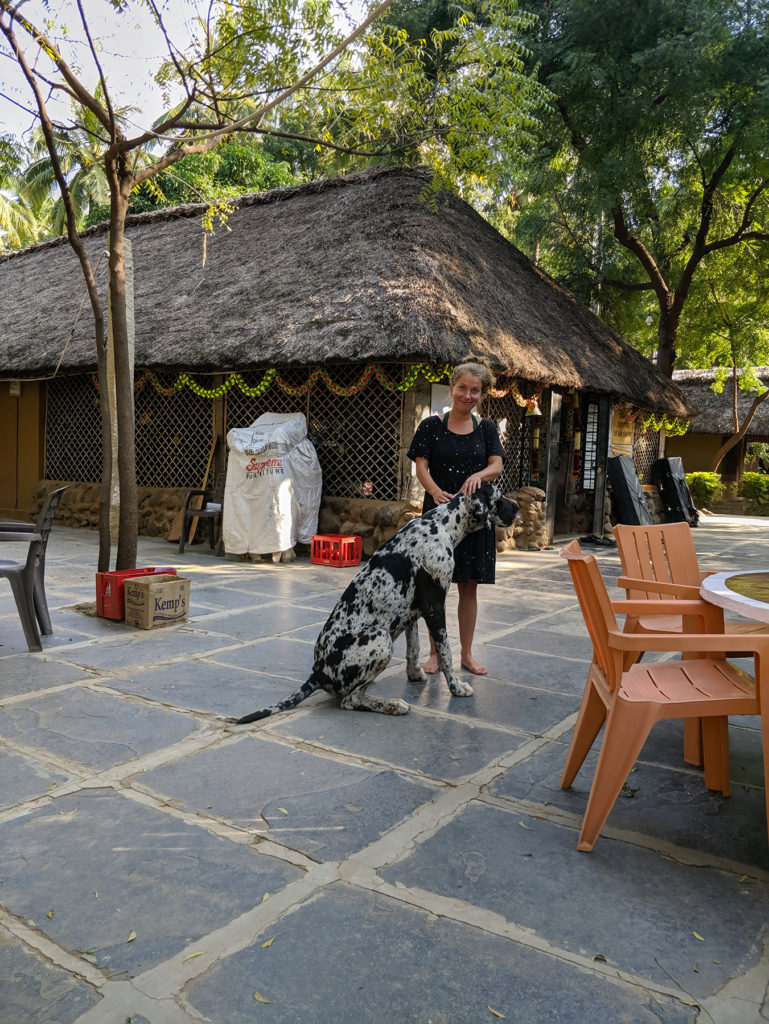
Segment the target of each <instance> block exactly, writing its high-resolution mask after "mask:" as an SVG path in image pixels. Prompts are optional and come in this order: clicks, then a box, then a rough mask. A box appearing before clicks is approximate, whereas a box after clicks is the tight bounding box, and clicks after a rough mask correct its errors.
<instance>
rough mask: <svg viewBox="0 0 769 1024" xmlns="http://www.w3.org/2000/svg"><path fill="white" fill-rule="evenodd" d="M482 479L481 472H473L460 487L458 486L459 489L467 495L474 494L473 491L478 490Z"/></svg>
mask: <svg viewBox="0 0 769 1024" xmlns="http://www.w3.org/2000/svg"><path fill="white" fill-rule="evenodd" d="M483 480H484V477H483V475H482V474H481V473H473V474H472V475H471V476H469V477H468V478H467V480H465V482H464V483H463V484H462V487H461V488H460V490H461V491H462V494H466V495H468V496H469V495H471V494H475V492H476V491H477V490H478V488H479V487H480V486H481V484H482V483H483Z"/></svg>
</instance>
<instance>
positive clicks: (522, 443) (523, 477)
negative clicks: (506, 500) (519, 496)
mask: <svg viewBox="0 0 769 1024" xmlns="http://www.w3.org/2000/svg"><path fill="white" fill-rule="evenodd" d="M509 383H510V382H509V381H508V380H506V379H505V378H504V377H500V378H499V379H498V380H497V388H499V389H500V390H502V389H503V388H506V387H508V385H509ZM519 383H520V387H521V392H522V393H523V394H524V395H527V396H528V395H531V394H533V393H534V391H535V390H537V388H536V386H535V385H534V384H532V383H530V382H527V381H520V382H519ZM540 408H541V410H542V415H541V416H539V417H535V416H527V415H526V410H525V409H524V408H522V407H521V406H520V405H518V403H517V402H516V401H515V399H514V398H513V396H512V395H511V394H507V395H505V396H504V398H492V397H490V396H488V397H487V398H485V399H484V400H483V402H482V403H481V405H480V407H479V410H480V413H481V415H482V416H485V417H486V418H487V419H490V420H493V421H494V422H495V423H496V425H497V429H498V430H499V436H500V439H501V441H502V448H503V449H504V452H505V464H504V469H503V471H502V476H501V477H500V479H499V480H498V481H497V483H498V485H499V486H500V487H501V489H502V491H503V492H505V493H507V492H509V491H517V490H518V488H519V487H526V486H528V485H529V484H534V485H535V486H541V484H542V480H541V478H539V476H538V473H534V472H533V471H532V453H533V435H534V429H535V427H536V426H539V446H538V449H539V456H538V460H537V461H538V472H542V473H544V466H545V458H544V453H545V452H546V451H547V423H548V408H549V407H548V402H547V401H546V400H545V397H544V395H543V401H542V402H541V403H540Z"/></svg>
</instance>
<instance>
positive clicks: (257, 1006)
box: [0, 517, 769, 1024]
mask: <svg viewBox="0 0 769 1024" xmlns="http://www.w3.org/2000/svg"><path fill="white" fill-rule="evenodd" d="M768 532H769V520H747V519H741V520H738V519H731V520H730V519H727V518H722V517H714V518H709V519H707V520H705V521H704V522H703V524H702V525H701V526H700V528H698V529H697V530H695V531H694V535H695V543H696V545H697V549H698V552H699V554H700V559H701V563H702V566H703V567H704V568H714V569H715V568H727V567H728V568H731V567H734V568H743V567H744V568H749V567H755V566H757V565H761V564H763V563H764V560H765V557H766V551H767V535H768ZM21 550H22V549H21V548H20V547H17V546H15V545H12V544H10V543H6V544H5V546H4V552H3V556H4V557H14V556H15V555H17V554H18V555H20V554H21ZM590 550H592V551H594V552H595V553H596V555H597V557H598V559H599V561H600V563H601V566H602V569H603V571H604V573H605V575H606V577H607V579H608V580H610V581H613V580H614V579H615V578H616V576H617V575H618V574H619V560H618V558H617V554H616V549H608V548H598V547H596V548H591V549H590ZM96 552H97V540H96V537H95V535H94V534H92V533H88V532H84V531H76V530H71V529H64V528H58V527H57V528H55V529H54V533H53V534H52V538H51V542H50V544H49V555H48V568H47V592H48V596H49V602H50V605H51V609H52V618H53V624H54V634H53V636H52V637H49V638H46V639H44V651H43V653H42V654H34V655H31V654H29V653H28V652H27V651H26V648H25V645H24V640H23V634H22V631H21V627H20V624H19V621H18V617H17V615H16V612H15V609H14V606H13V602H12V599H11V596H10V588H9V587H8V586H7V584H5V583H4V582H0V703H1V704H2V709H0V993H1V995H0V1024H76V1022H77V1024H126V1022H133V1024H190V1022H200V1021H209V1022H213V1024H241V1022H248V1024H253V1022H288V1024H313V1022H318V1024H343V1022H348V1021H349V1022H355V1024H365V1022H372V1024H475V1022H489V1024H492V1022H494V1021H496V1020H502V1019H504V1020H508V1021H517V1022H526V1024H532V1022H534V1024H536V1022H540V1021H543V1022H544V1021H547V1022H550V1021H562V1022H573V1024H586V1022H591V1024H592V1022H596V1021H609V1022H614V1021H628V1022H660V1021H664V1022H666V1024H668V1022H669V1024H679V1022H680V1024H684V1022H691V1021H706V1022H710V1024H758V1022H760V1021H769V884H767V883H768V882H769V844H768V843H767V829H766V818H765V810H764V792H763V767H762V753H761V742H760V733H759V728H758V721H757V719H753V718H743V719H733V722H732V726H731V751H732V757H731V766H732V779H733V784H732V796H731V798H730V799H724V798H722V797H721V796H720V795H718V794H715V793H712V792H708V791H707V790H706V789H705V787H704V784H703V780H702V773H701V771H699V770H697V769H694V768H691V767H689V766H687V765H685V764H684V763H683V761H682V757H681V752H682V741H681V735H682V734H681V726H680V723H678V722H667V723H661V724H659V725H658V726H656V727H655V729H654V731H653V733H652V735H651V737H650V739H649V741H648V743H647V745H646V747H645V748H644V750H643V752H642V756H641V759H640V760H639V762H638V764H637V766H636V768H635V769H634V771H633V773H632V774H631V776H630V777H629V779H628V783H627V786H626V789H625V791H624V792H623V795H622V796H621V797H620V799H619V800H618V802H617V804H616V806H615V808H614V810H613V812H612V814H611V816H610V818H609V821H608V824H607V826H606V827H605V829H604V832H603V834H602V836H601V838H600V839H599V840H598V842H597V844H596V846H595V849H594V850H593V852H592V853H590V854H583V853H578V852H577V849H576V839H577V831H578V827H579V823H580V818H581V815H582V813H583V810H584V806H585V802H586V797H587V792H588V788H589V783H590V779H591V774H592V768H593V767H594V764H595V758H594V755H591V756H590V758H589V760H588V762H587V763H586V765H585V767H584V768H583V770H582V771H581V772H580V773H579V775H578V777H577V779H576V781H575V784H574V786H573V787H572V789H570V790H569V791H562V790H560V789H559V787H558V779H559V774H560V771H561V768H562V765H563V762H564V756H565V752H566V744H567V743H568V740H569V736H570V732H571V728H572V726H573V724H574V719H575V712H576V709H577V706H578V703H579V699H580V695H581V692H582V689H583V685H584V681H585V676H586V672H587V667H588V660H589V656H590V645H589V643H588V640H587V637H586V632H585V628H584V625H583V623H582V619H581V616H580V614H579V610H578V607H577V603H576V600H575V597H574V593H573V590H572V587H571V582H570V578H569V574H568V569H567V567H566V565H565V563H564V562H563V561H561V560H560V559H559V558H558V556H557V551H555V550H553V551H541V552H515V553H511V554H506V555H503V556H501V557H500V559H499V565H498V583H497V585H496V587H487V588H481V597H482V605H481V615H480V620H479V627H478V648H477V653H478V655H479V656H480V657H481V658H482V659H483V660H484V661H485V663H486V664H487V666H488V668H489V675H488V676H487V677H486V678H484V679H477V680H475V682H474V685H475V696H474V697H471V698H467V699H458V698H451V697H450V696H449V694H448V691H447V690H446V688H445V685H444V683H443V681H442V680H439V679H437V678H434V679H432V680H431V681H430V682H429V683H428V684H427V685H426V686H424V687H418V686H415V685H413V684H409V683H408V682H407V681H406V679H405V671H404V653H405V646H404V643H403V639H402V638H401V640H400V641H399V643H398V645H397V647H396V656H395V658H394V659H393V662H392V663H391V665H390V667H389V668H388V670H387V671H386V672H385V674H384V676H383V677H382V678H381V679H380V681H379V682H378V684H377V692H380V693H385V694H387V695H391V696H399V697H404V698H405V699H406V700H408V702H409V703H410V704H411V705H412V711H411V713H410V714H409V715H407V716H405V717H402V718H388V717H384V716H379V715H367V714H362V713H352V712H343V711H341V710H339V708H338V707H337V706H336V704H335V703H334V702H333V701H332V700H331V699H330V698H328V697H326V696H325V695H322V694H319V695H315V696H314V697H312V698H311V699H310V700H308V701H306V702H305V703H304V704H302V705H300V707H299V708H297V709H296V710H295V711H293V712H290V713H286V714H283V715H281V716H276V717H274V718H271V719H269V720H267V721H263V722H259V723H256V724H255V725H254V726H250V727H239V728H233V727H229V726H227V725H225V724H223V723H222V722H221V721H220V720H219V716H222V715H234V714H245V713H247V712H250V711H252V710H254V709H255V708H257V707H260V706H262V705H264V704H267V703H270V702H272V701H273V700H275V699H278V698H279V697H282V696H284V695H287V694H288V693H289V692H291V691H293V690H294V689H295V688H296V687H297V685H298V684H300V683H301V682H303V681H304V679H305V678H306V677H307V675H308V673H309V669H310V666H311V662H312V649H313V643H314V640H315V637H316V636H317V633H318V631H319V629H320V628H321V626H322V624H323V622H324V621H325V618H326V616H327V614H328V612H329V611H330V609H331V608H332V607H333V605H334V603H335V602H336V600H337V598H338V596H339V594H340V593H341V591H342V589H343V588H344V586H345V585H346V584H347V582H348V581H349V580H350V579H351V578H352V577H353V575H354V574H355V571H356V570H355V569H354V568H329V567H321V566H316V565H312V564H311V563H310V561H309V559H298V560H297V561H296V562H294V563H292V564H288V565H272V564H271V563H266V562H263V563H260V564H246V563H237V562H231V561H228V560H226V559H221V558H219V559H217V558H215V557H214V556H213V555H211V554H210V553H209V551H208V548H207V547H206V546H203V545H196V546H194V547H192V548H191V549H188V551H187V553H185V555H183V556H178V555H176V553H175V550H174V549H173V548H172V547H171V546H170V545H168V544H167V543H166V542H164V541H160V540H149V539H142V540H141V541H140V552H139V564H140V565H166V564H170V565H176V566H177V568H178V569H179V571H180V572H181V573H183V574H184V575H186V576H188V577H189V578H190V580H191V607H192V614H191V617H190V620H189V622H188V623H186V624H184V625H181V626H178V627H170V628H166V629H161V630H153V631H141V630H136V629H132V628H129V627H127V626H125V624H123V623H116V622H112V621H108V620H103V619H98V618H95V617H93V616H90V615H88V614H85V613H84V612H83V611H82V610H78V606H83V605H87V604H88V602H92V601H93V599H94V575H93V574H94V567H95V564H96ZM618 596H619V595H618ZM450 606H451V607H450V622H451V624H452V629H453V628H454V624H455V616H454V610H455V598H454V596H453V595H452V596H451V597H450ZM423 642H425V641H424V637H423Z"/></svg>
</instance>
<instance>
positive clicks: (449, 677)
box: [430, 626, 473, 697]
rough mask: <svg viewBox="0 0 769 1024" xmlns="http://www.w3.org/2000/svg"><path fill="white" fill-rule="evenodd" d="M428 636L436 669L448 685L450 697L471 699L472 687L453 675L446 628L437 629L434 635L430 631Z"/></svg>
mask: <svg viewBox="0 0 769 1024" xmlns="http://www.w3.org/2000/svg"><path fill="white" fill-rule="evenodd" d="M430 636H432V638H433V643H434V644H435V652H436V654H437V655H438V668H439V669H440V671H441V672H442V673H443V676H444V678H445V680H446V682H447V683H448V687H449V690H450V691H451V695H452V697H472V695H473V688H472V686H471V685H470V684H469V683H466V682H465V681H464V680H463V679H458V678H457V677H456V676H455V675H454V665H453V662H452V657H451V647H450V646H449V638H448V635H447V634H446V627H445V626H444V627H443V628H442V629H437V630H436V631H435V632H434V633H433V632H432V631H431V633H430Z"/></svg>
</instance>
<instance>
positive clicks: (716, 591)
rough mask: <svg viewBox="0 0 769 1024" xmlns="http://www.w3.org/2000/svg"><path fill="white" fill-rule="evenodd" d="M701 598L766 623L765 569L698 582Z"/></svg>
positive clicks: (768, 580)
mask: <svg viewBox="0 0 769 1024" xmlns="http://www.w3.org/2000/svg"><path fill="white" fill-rule="evenodd" d="M700 595H701V596H702V597H703V598H704V599H705V600H706V601H710V603H711V604H715V605H718V606H719V608H728V609H729V611H732V612H737V614H738V615H744V616H745V617H746V618H748V619H758V620H759V621H760V622H769V571H766V570H764V569H754V570H751V571H747V572H746V571H744V570H739V571H735V570H732V571H731V572H716V573H713V575H712V576H706V577H705V579H704V580H703V581H702V583H700Z"/></svg>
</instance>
